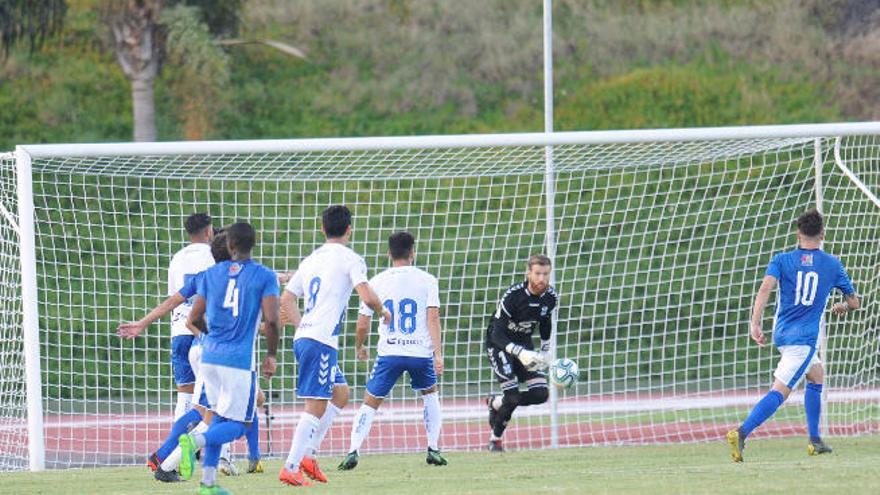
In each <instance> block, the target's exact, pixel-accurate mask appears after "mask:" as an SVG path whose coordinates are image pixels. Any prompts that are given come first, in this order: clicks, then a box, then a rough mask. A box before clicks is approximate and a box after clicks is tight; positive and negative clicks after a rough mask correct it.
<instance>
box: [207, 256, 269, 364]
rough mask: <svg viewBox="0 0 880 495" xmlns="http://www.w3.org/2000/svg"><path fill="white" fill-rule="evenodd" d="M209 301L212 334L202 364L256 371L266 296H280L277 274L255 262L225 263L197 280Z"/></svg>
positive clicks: (208, 315)
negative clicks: (258, 328) (255, 349)
mask: <svg viewBox="0 0 880 495" xmlns="http://www.w3.org/2000/svg"><path fill="white" fill-rule="evenodd" d="M197 284H198V288H197V291H198V295H200V296H202V297H203V298H205V305H206V309H205V318H206V319H207V321H208V335H207V336H206V337H205V339H204V340H203V341H202V362H203V363H209V364H217V365H221V366H228V367H230V368H239V369H246V370H252V369H254V339H255V337H256V331H257V326H258V325H259V323H260V316H261V306H262V301H263V298H264V297H267V296H277V295H278V281H277V279H276V278H275V273H273V272H272V270H269V269H268V268H266V267H265V266H263V265H261V264H259V263H257V262H256V261H253V260H250V259H248V260H244V261H224V262H222V263H219V264H217V265H214V266H213V267H211V268H209V269H208V270H206V271H205V275H204V276H202V277H199V279H198V280H197Z"/></svg>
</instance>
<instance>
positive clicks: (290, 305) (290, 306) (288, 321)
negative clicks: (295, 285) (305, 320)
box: [281, 289, 302, 327]
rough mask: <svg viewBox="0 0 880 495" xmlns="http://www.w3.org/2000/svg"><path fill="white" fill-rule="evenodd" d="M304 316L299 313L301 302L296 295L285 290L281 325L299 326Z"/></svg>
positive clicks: (282, 295) (282, 298) (282, 300)
mask: <svg viewBox="0 0 880 495" xmlns="http://www.w3.org/2000/svg"><path fill="white" fill-rule="evenodd" d="M301 320H302V314H300V312H299V300H298V299H297V297H296V294H294V293H293V292H290V291H289V290H287V289H285V290H284V291H283V292H282V294H281V325H282V326H284V325H293V326H294V327H298V326H299V322H300V321H301Z"/></svg>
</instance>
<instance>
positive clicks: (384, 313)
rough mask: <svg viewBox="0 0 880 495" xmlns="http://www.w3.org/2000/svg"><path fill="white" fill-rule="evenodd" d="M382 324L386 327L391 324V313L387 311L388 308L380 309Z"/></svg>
mask: <svg viewBox="0 0 880 495" xmlns="http://www.w3.org/2000/svg"><path fill="white" fill-rule="evenodd" d="M382 323H384V324H386V325H390V324H391V311H388V308H383V309H382Z"/></svg>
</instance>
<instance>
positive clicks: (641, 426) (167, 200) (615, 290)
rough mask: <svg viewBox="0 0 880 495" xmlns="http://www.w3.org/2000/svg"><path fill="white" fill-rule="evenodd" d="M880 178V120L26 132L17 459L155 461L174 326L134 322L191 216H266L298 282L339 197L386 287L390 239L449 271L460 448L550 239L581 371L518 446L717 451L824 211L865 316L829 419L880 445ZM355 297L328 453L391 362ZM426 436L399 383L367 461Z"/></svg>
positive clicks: (15, 222) (286, 402)
mask: <svg viewBox="0 0 880 495" xmlns="http://www.w3.org/2000/svg"><path fill="white" fill-rule="evenodd" d="M548 150H549V152H548ZM548 157H552V160H549V161H548ZM878 191H880V123H863V124H832V125H799V126H769V127H742V128H711V129H685V130H655V131H623V132H573V133H552V134H506V135H471V136H440V137H437V136H433V137H399V138H363V139H316V140H278V141H272V140H267V141H232V142H186V143H151V144H103V145H40V146H20V147H18V149H17V150H16V151H15V152H14V153H9V154H5V155H0V301H2V305H3V306H2V311H0V470H16V469H27V468H30V469H42V468H44V467H48V468H65V467H80V466H104V465H124V464H135V463H141V462H143V460H144V458H145V455H146V454H147V453H148V452H149V451H150V449H153V448H155V446H157V445H158V443H159V442H160V441H161V439H162V437H163V436H164V435H165V434H166V432H167V430H168V427H169V426H170V424H171V420H172V418H171V415H172V411H173V406H174V398H173V397H174V385H173V381H172V377H171V369H170V364H169V353H170V337H169V335H170V332H169V328H168V327H169V324H168V321H167V320H166V321H162V322H161V323H158V324H156V325H155V326H154V327H152V328H150V329H149V330H148V331H147V332H146V335H145V336H142V337H141V338H139V339H137V340H135V341H133V342H132V341H123V340H122V339H120V338H118V337H117V336H116V335H115V334H114V330H115V328H116V326H117V324H118V323H120V322H122V321H129V320H133V319H136V318H138V317H140V316H141V315H143V314H144V313H145V311H147V310H148V309H149V308H152V307H153V306H154V305H156V304H158V303H159V302H160V301H161V300H162V299H163V298H164V297H165V295H166V291H167V287H166V280H167V275H166V271H167V269H168V263H169V261H170V257H171V255H172V254H173V253H174V252H175V251H176V250H178V249H179V248H180V247H182V246H183V245H184V243H185V242H186V234H185V231H184V229H183V220H184V219H185V218H186V216H187V215H189V214H191V213H193V212H196V211H201V212H208V213H209V214H210V215H211V216H212V217H214V219H215V223H216V224H224V223H230V222H233V221H237V220H248V221H250V222H252V223H253V224H254V226H255V227H256V229H257V231H258V245H257V248H256V251H255V258H257V259H258V260H259V261H260V262H262V263H264V264H265V265H267V266H269V267H271V268H273V269H275V270H277V271H286V270H291V269H294V268H295V267H296V265H297V263H298V261H299V260H300V259H302V258H303V257H304V256H306V255H307V254H309V253H310V252H311V251H312V250H313V249H314V248H315V247H316V246H318V245H319V244H320V243H321V242H322V238H321V234H320V218H319V217H320V212H321V211H322V210H323V209H324V208H325V207H326V206H327V205H329V204H332V203H345V204H347V205H348V206H349V207H350V208H351V209H352V211H353V213H354V226H353V227H354V234H353V241H352V244H351V247H352V248H353V249H354V250H356V251H357V252H358V253H360V254H361V255H363V256H364V257H365V258H366V260H367V264H368V268H369V272H370V275H373V274H375V273H377V272H378V271H380V270H381V269H384V268H385V267H387V266H388V260H387V258H386V256H385V252H386V240H387V237H388V235H389V234H391V233H392V232H393V231H395V230H397V229H408V230H410V231H411V232H412V233H413V234H414V235H415V237H416V252H417V255H416V264H417V265H418V266H420V267H422V268H424V269H426V270H427V271H429V272H430V273H432V274H434V275H436V276H437V277H438V279H439V281H440V295H441V305H442V309H441V312H442V320H443V327H444V332H443V335H444V341H445V345H444V348H445V356H446V372H445V373H444V374H443V376H442V379H441V397H442V398H441V400H442V406H443V410H444V416H445V420H444V421H445V422H444V430H443V433H442V436H441V447H442V448H443V449H444V450H449V451H454V450H476V449H481V448H484V447H485V444H486V441H487V440H488V435H489V429H488V425H487V421H486V408H485V405H484V403H483V400H484V398H485V396H486V395H487V394H489V393H490V392H493V391H496V390H497V384H496V382H495V380H494V378H493V376H492V375H491V373H490V370H489V366H488V362H487V359H486V357H485V353H484V350H483V340H484V335H485V329H486V327H487V325H488V321H489V315H490V313H491V312H492V311H493V310H494V309H495V306H496V305H497V302H498V300H499V298H500V297H501V295H502V293H503V291H504V290H505V289H506V287H507V286H508V285H510V284H511V283H513V282H515V281H517V280H519V279H521V278H522V277H523V273H524V270H525V260H526V258H527V257H528V255H530V254H533V253H539V252H549V253H550V254H551V255H552V256H553V258H554V277H555V284H556V287H557V290H558V292H559V293H560V294H561V299H560V301H561V303H560V307H559V310H558V318H557V320H556V321H557V325H556V330H557V339H556V355H557V356H560V357H568V358H571V359H573V360H575V361H576V362H577V363H578V365H579V366H580V369H581V374H580V380H579V382H578V383H577V385H576V386H575V387H573V388H572V389H569V390H566V391H564V392H560V393H559V394H558V395H555V396H554V397H553V398H552V400H551V402H550V403H548V404H546V405H542V406H532V407H529V408H521V409H519V410H517V412H516V414H515V416H514V418H513V421H512V423H511V426H510V428H509V429H508V432H507V434H506V436H505V441H506V446H507V448H510V449H532V448H550V447H557V446H560V447H561V446H586V445H616V444H661V443H683V442H703V441H716V440H719V439H720V438H721V437H722V435H723V433H724V432H725V431H726V430H727V429H728V428H730V427H731V426H733V425H735V424H736V423H737V422H739V421H741V420H742V419H743V418H744V416H745V415H746V414H747V412H748V409H749V408H750V407H751V405H753V403H754V402H755V401H756V400H757V399H758V398H759V397H760V396H761V395H762V394H763V393H764V392H765V391H766V388H767V387H768V385H769V383H770V380H771V373H772V369H773V366H774V364H775V362H776V359H777V355H776V351H775V350H774V349H772V348H771V347H768V348H764V349H760V348H758V347H757V346H755V345H753V344H752V343H751V341H750V340H749V338H748V334H747V332H748V321H749V313H750V308H751V303H752V300H753V297H754V293H755V291H756V290H757V287H758V285H759V283H760V280H761V278H762V277H763V274H764V269H765V267H766V265H767V263H768V261H769V259H770V257H771V255H772V253H775V252H778V251H780V250H783V249H787V248H791V247H793V246H794V245H795V243H796V241H795V237H794V219H795V218H796V217H797V215H798V214H799V213H801V212H802V211H804V210H806V209H807V208H811V207H818V208H819V209H820V210H821V211H823V212H824V214H825V215H826V217H827V240H826V243H825V249H826V250H827V251H829V252H831V253H833V254H835V255H838V256H840V257H841V258H842V259H843V261H844V263H845V265H846V266H847V267H848V269H849V272H850V274H851V276H852V278H853V282H854V284H855V286H856V288H857V291H858V292H859V293H860V294H861V295H862V296H863V304H864V307H863V309H862V310H860V311H857V312H854V313H851V314H847V315H846V316H845V317H844V318H836V317H831V316H829V318H828V321H827V338H826V339H825V340H824V341H823V348H822V353H823V357H824V360H825V362H826V363H827V368H826V369H827V373H828V379H827V382H826V383H827V384H826V388H825V390H826V393H825V406H826V407H825V413H824V418H825V420H826V424H825V425H824V428H825V433H826V434H827V435H857V434H865V433H876V432H878V430H880V406H878V401H880V376H878V358H880V351H878V333H877V332H878V321H880V309H878V308H880V307H878V306H877V305H876V304H875V303H874V300H875V298H876V297H877V291H878V288H880V283H878V273H880V247H878V246H880V202H878V200H877V198H876V197H875V196H874V194H876V193H877V192H878ZM548 199H549V200H550V201H548ZM354 301H355V299H354V298H353V299H352V306H351V308H350V311H349V315H348V318H347V320H346V321H347V322H346V324H345V329H344V331H343V332H342V340H341V354H340V357H341V365H342V368H343V371H344V373H345V375H346V377H347V379H348V381H349V383H350V385H351V386H352V392H353V395H352V401H353V403H354V404H353V405H349V406H348V408H346V410H345V411H344V412H343V413H342V414H341V415H340V416H339V417H337V420H336V423H335V425H334V427H333V428H332V429H331V431H330V433H329V435H328V437H327V439H326V440H325V442H324V444H323V445H322V449H321V453H320V454H322V455H337V454H341V453H343V451H344V450H345V449H346V447H347V445H348V433H349V430H350V425H351V419H352V416H353V414H354V412H355V411H356V409H357V405H358V404H359V403H360V400H361V398H362V396H363V390H364V389H363V385H364V383H365V381H366V379H367V377H368V373H369V366H370V365H371V363H370V364H365V363H362V362H359V361H357V360H355V356H354V352H353V349H352V347H353V341H354V320H355V311H356V308H355V306H354ZM771 319H772V315H771V314H769V310H768V314H767V316H766V320H765V321H766V326H765V328H768V329H769V326H770V320H771ZM292 334H293V332H292V330H289V329H288V330H287V331H285V332H284V333H283V336H282V344H281V351H280V353H279V356H278V357H279V359H278V370H279V373H278V376H276V378H274V379H273V380H272V381H271V383H268V382H266V381H265V380H263V381H262V386H263V387H264V389H265V390H266V392H267V394H268V396H269V402H268V408H267V409H265V410H261V411H260V421H261V422H262V428H263V434H262V442H263V445H262V449H263V452H264V454H268V455H279V454H284V453H286V451H287V449H288V447H289V445H290V437H291V435H292V433H293V428H294V426H295V423H296V418H297V417H298V411H299V408H300V407H301V403H300V402H299V401H297V400H296V398H295V396H294V392H293V384H294V363H293V352H292V350H291V348H292V337H293V335H292ZM370 347H371V349H372V350H374V349H375V336H374V337H373V338H372V339H371V346H370ZM372 357H375V356H372ZM801 404H802V394H799V393H798V392H796V393H795V394H794V395H793V396H792V398H791V399H790V400H789V401H788V402H787V403H786V406H784V407H783V409H782V410H781V411H780V412H779V413H778V414H777V415H776V416H775V417H774V418H773V419H772V420H771V421H770V422H769V423H768V424H766V425H765V426H763V427H762V428H761V429H760V430H758V431H757V433H756V435H765V436H786V435H804V434H805V425H804V420H803V412H802V411H803V409H802V405H801ZM267 413H268V414H267ZM423 448H424V432H423V427H422V422H421V403H420V401H419V400H418V397H417V395H416V394H415V393H414V392H412V391H411V390H409V386H408V383H400V384H398V386H397V387H396V388H395V389H394V391H393V392H392V395H391V396H390V397H389V400H387V401H386V403H385V404H384V405H383V406H382V408H381V409H380V410H379V412H378V414H377V417H376V420H375V422H374V426H373V432H372V434H371V436H370V437H369V438H368V439H367V440H366V442H365V444H364V446H363V450H362V451H363V452H410V451H420V450H422V449H423ZM238 450H239V451H241V449H238Z"/></svg>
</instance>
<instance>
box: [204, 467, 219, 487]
mask: <svg viewBox="0 0 880 495" xmlns="http://www.w3.org/2000/svg"><path fill="white" fill-rule="evenodd" d="M216 481H217V468H216V467H207V466H202V483H204V484H205V486H214V483H215V482H216Z"/></svg>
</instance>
